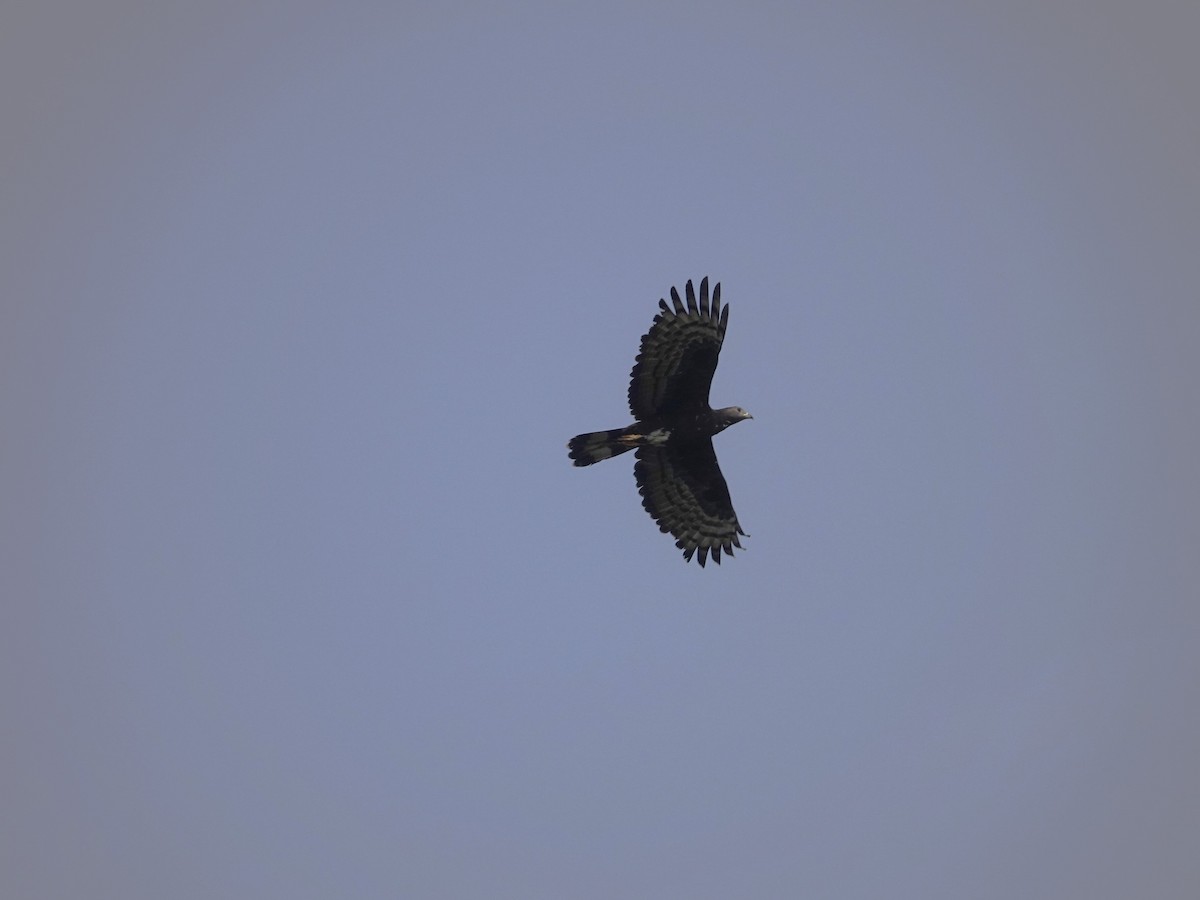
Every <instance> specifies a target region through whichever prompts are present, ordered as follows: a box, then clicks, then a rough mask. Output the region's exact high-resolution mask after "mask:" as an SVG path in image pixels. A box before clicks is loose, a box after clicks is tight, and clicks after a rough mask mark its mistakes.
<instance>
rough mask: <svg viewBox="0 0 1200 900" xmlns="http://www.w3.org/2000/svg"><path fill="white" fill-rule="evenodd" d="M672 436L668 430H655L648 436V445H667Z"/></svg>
mask: <svg viewBox="0 0 1200 900" xmlns="http://www.w3.org/2000/svg"><path fill="white" fill-rule="evenodd" d="M670 436H671V432H670V431H668V430H667V429H666V428H655V429H654V430H653V431H651V432H650V433H649V434H647V435H646V443H647V444H654V445H655V446H659V445H661V444H665V443H666V442H667V438H669V437H670Z"/></svg>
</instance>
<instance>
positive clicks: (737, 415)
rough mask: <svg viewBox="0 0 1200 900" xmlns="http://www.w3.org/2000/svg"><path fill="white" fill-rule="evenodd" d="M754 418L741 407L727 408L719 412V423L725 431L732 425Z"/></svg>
mask: <svg viewBox="0 0 1200 900" xmlns="http://www.w3.org/2000/svg"><path fill="white" fill-rule="evenodd" d="M753 418H754V416H752V415H750V413H748V412H746V411H745V410H744V409H742V408H741V407H740V406H726V407H725V408H724V409H718V410H717V421H718V423H719V424H720V426H721V430H722V431H724V430H725V429H726V428H728V427H729V426H730V425H736V424H737V423H738V422H741V421H742V420H743V419H753Z"/></svg>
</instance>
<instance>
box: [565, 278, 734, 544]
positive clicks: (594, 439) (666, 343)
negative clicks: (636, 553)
mask: <svg viewBox="0 0 1200 900" xmlns="http://www.w3.org/2000/svg"><path fill="white" fill-rule="evenodd" d="M685 293H686V295H687V306H686V307H685V306H684V303H683V301H682V300H680V299H679V291H677V290H675V288H671V304H670V305H668V304H667V301H666V300H659V301H658V305H659V309H660V311H659V313H658V314H657V315H656V316H655V317H654V324H653V325H651V326H650V330H649V331H648V332H646V334H645V335H644V336H643V337H642V346H641V350H640V352H639V353H638V356H637V361H636V362H635V363H634V366H633V372H632V374H631V375H630V380H629V411H630V413H631V414H632V415H633V417H634V419H636V420H637V421H635V422H634V423H633V424H632V425H630V426H629V427H627V428H614V429H612V430H610V431H593V432H590V433H589V434H580V435H576V436H575V437H573V438H571V440H570V441H569V442H568V443H567V449H568V450H570V454H569V455H570V457H571V459H572V460H574V464H575V465H576V466H590V465H592V464H593V463H598V462H600V461H601V460H603V459H608V458H609V457H612V456H618V455H619V454H621V453H624V452H625V451H627V450H634V449H636V450H637V462H636V463H635V464H634V467H633V474H634V477H635V478H636V479H637V484H638V492H639V493H640V494H641V495H642V506H644V507H645V508H646V512H648V513H650V515H651V517H652V518H653V519H654V520H655V521H656V522H657V523H658V527H659V530H661V531H663V532H669V533H670V534H672V535H673V536H674V537H675V546H676V547H678V548H679V549H680V550H682V551H683V558H684V559H685V560H689V561H690V560H691V558H692V556H693V555H694V556H695V557H696V558H697V559H698V560H699V562H700V565H701V567H703V566H704V561H705V559H706V558H707V556H708V554H710V553H711V554H712V560H713V562H715V563H717V564H718V565H720V563H721V551H722V550H724V551H725V553H726V554H727V555H729V556H732V555H733V548H734V547H737V548H738V549H739V550H740V549H742V545H741V543H740V542H739V541H738V535H743V536H745V534H746V532H744V531H742V526H741V525H740V524H739V523H738V518H737V514H736V513H734V511H733V503H732V502H731V501H730V499H729V488H728V487H727V486H726V484H725V478H724V476H723V475H722V474H721V468H720V466H718V465H717V455H716V453H714V452H713V445H712V438H713V435H715V434H719V433H720V432H722V431H724V430H725V429H726V428H728V427H729V426H730V425H734V424H736V423H737V422H740V421H742V420H743V419H750V418H753V416H751V415H750V413H748V412H746V411H745V410H744V409H742V408H741V407H740V406H727V407H725V408H724V409H712V408H711V407H710V406H709V405H708V389H709V385H710V384H711V383H712V377H713V373H714V372H715V371H716V368H717V356H718V354H720V352H721V342H722V341H723V340H724V339H725V326H726V324H727V323H728V321H729V307H728V306H725V307H722V306H721V285H720V284H717V285H715V286H714V287H713V293H712V303H711V304H710V303H709V299H708V279H707V278H705V279H703V280H702V281H701V282H700V300H699V303H697V301H696V292H695V290H693V288H692V283H691V282H690V281H689V282H688V283H687V287H686V289H685Z"/></svg>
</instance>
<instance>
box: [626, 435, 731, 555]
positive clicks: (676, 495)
mask: <svg viewBox="0 0 1200 900" xmlns="http://www.w3.org/2000/svg"><path fill="white" fill-rule="evenodd" d="M633 474H634V476H635V477H636V478H637V483H638V492H639V493H640V494H641V495H642V506H644V507H646V512H648V513H650V515H651V516H652V517H653V518H654V520H655V521H656V522H657V523H658V527H659V528H660V529H661V530H662V531H664V532H669V533H670V534H672V535H674V536H675V546H676V547H678V548H679V549H680V550H682V551H683V558H684V559H687V560H690V559H691V558H692V555H693V554H696V555H697V557H698V559H699V561H700V565H701V566H702V567H703V565H704V560H705V557H706V556H707V554H708V553H710V552H711V553H712V559H713V562H715V563H717V564H718V565H720V563H721V551H722V550H724V551H725V552H726V553H727V554H729V555H730V556H732V555H733V548H734V547H737V548H738V549H739V550H740V549H741V548H742V545H741V543H739V541H738V535H739V534H740V535H744V534H745V533H746V532H744V531H742V526H741V525H740V524H738V519H737V514H736V513H734V511H733V503H732V501H730V499H729V488H728V487H727V486H726V484H725V477H724V476H723V475H722V474H721V467H720V466H719V465H717V454H716V453H715V452H713V446H712V439H711V438H705V439H704V440H702V441H691V442H688V443H686V444H666V445H663V446H657V447H656V446H647V447H639V448H638V450H637V463H636V464H634V467H633Z"/></svg>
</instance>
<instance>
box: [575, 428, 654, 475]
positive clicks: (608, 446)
mask: <svg viewBox="0 0 1200 900" xmlns="http://www.w3.org/2000/svg"><path fill="white" fill-rule="evenodd" d="M633 437H634V436H633V435H630V434H629V429H628V428H614V429H612V430H611V431H593V432H590V433H588V434H577V435H575V437H573V438H571V440H570V441H568V442H567V449H568V450H570V451H571V452H570V457H571V459H573V460H574V461H575V463H574V464H575V465H577V466H590V465H592V463H598V462H600V460H602V459H608V458H609V457H612V456H619V455H620V454H622V453H624V452H625V451H626V450H632V449H633V448H634V447H636V446H637V445H638V444H637V443H636V442H635V441H634V440H633Z"/></svg>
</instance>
